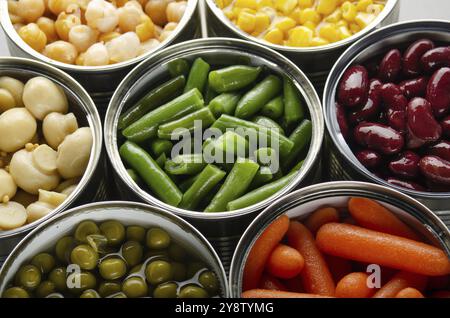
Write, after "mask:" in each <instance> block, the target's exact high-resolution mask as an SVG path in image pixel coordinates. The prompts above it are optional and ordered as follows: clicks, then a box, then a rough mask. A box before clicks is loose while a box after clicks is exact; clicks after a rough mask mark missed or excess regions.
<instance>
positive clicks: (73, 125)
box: [42, 113, 78, 149]
mask: <svg viewBox="0 0 450 318" xmlns="http://www.w3.org/2000/svg"><path fill="white" fill-rule="evenodd" d="M77 129H78V123H77V118H76V117H75V115H74V114H72V113H69V114H67V115H63V114H60V113H50V114H48V115H47V116H45V118H44V121H43V123H42V132H43V134H44V137H45V140H46V141H47V143H48V145H49V146H51V147H52V148H53V149H58V146H59V145H60V144H61V143H62V142H63V140H64V138H66V136H68V135H70V134H71V133H73V132H75V131H76V130H77Z"/></svg>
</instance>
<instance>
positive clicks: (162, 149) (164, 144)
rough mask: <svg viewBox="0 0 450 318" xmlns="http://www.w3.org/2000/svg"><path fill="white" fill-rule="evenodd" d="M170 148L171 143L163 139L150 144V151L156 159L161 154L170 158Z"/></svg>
mask: <svg viewBox="0 0 450 318" xmlns="http://www.w3.org/2000/svg"><path fill="white" fill-rule="evenodd" d="M172 147H173V144H172V142H171V141H169V140H165V139H154V140H152V141H151V142H150V150H151V151H152V154H153V155H154V156H155V158H158V157H159V156H161V155H162V154H163V153H164V154H166V156H170V152H171V151H172Z"/></svg>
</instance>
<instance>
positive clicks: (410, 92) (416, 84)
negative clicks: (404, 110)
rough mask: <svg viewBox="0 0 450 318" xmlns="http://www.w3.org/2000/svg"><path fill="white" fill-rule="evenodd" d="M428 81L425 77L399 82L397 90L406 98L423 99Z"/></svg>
mask: <svg viewBox="0 0 450 318" xmlns="http://www.w3.org/2000/svg"><path fill="white" fill-rule="evenodd" d="M428 80H429V78H428V77H426V76H422V77H418V78H413V79H409V80H405V81H403V82H400V84H399V88H400V91H401V92H402V93H403V95H405V97H406V98H409V99H411V98H413V97H424V96H425V93H426V92H427V85H428Z"/></svg>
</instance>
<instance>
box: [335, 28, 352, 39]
mask: <svg viewBox="0 0 450 318" xmlns="http://www.w3.org/2000/svg"><path fill="white" fill-rule="evenodd" d="M338 31H339V36H340V38H341V40H345V39H346V38H349V37H351V36H352V32H350V30H349V29H348V27H346V26H340V27H338Z"/></svg>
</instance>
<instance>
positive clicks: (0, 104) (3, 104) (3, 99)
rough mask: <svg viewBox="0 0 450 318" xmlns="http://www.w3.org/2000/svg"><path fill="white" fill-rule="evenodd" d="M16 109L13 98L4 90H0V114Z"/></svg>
mask: <svg viewBox="0 0 450 318" xmlns="http://www.w3.org/2000/svg"><path fill="white" fill-rule="evenodd" d="M14 107H16V101H15V100H14V96H13V95H12V94H11V93H10V92H9V91H8V90H6V89H4V88H0V113H2V112H4V111H6V110H8V109H10V108H14Z"/></svg>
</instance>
